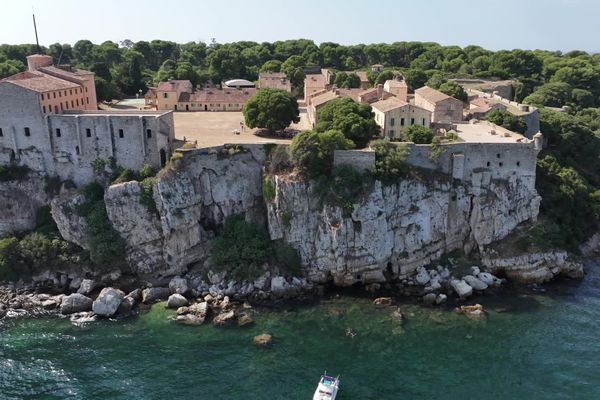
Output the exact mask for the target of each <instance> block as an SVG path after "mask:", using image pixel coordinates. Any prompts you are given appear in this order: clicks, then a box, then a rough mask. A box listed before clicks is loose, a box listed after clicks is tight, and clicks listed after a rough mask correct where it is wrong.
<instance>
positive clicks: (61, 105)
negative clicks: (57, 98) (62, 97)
mask: <svg viewBox="0 0 600 400" xmlns="http://www.w3.org/2000/svg"><path fill="white" fill-rule="evenodd" d="M62 110H63V104H62V103H60V111H62Z"/></svg>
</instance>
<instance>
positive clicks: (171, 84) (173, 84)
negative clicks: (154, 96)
mask: <svg viewBox="0 0 600 400" xmlns="http://www.w3.org/2000/svg"><path fill="white" fill-rule="evenodd" d="M191 87H192V82H190V81H189V80H170V81H167V82H160V83H159V84H158V87H157V88H156V90H157V91H159V92H180V91H183V90H186V89H190V88H191Z"/></svg>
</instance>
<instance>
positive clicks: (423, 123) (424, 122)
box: [423, 118, 425, 126]
mask: <svg viewBox="0 0 600 400" xmlns="http://www.w3.org/2000/svg"><path fill="white" fill-rule="evenodd" d="M423 126H425V118H423Z"/></svg>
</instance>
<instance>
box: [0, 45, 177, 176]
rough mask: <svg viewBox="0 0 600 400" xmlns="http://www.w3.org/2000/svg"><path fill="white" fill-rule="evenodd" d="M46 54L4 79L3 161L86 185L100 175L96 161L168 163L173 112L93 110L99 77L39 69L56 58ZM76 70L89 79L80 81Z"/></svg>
mask: <svg viewBox="0 0 600 400" xmlns="http://www.w3.org/2000/svg"><path fill="white" fill-rule="evenodd" d="M40 57H41V56H37V55H36V56H30V57H28V61H29V63H28V64H29V71H27V72H24V73H20V74H17V75H13V76H11V77H8V78H6V79H3V80H1V81H0V164H2V165H7V164H11V163H14V164H20V165H27V166H28V167H29V168H31V169H32V170H34V171H38V172H43V173H46V174H48V175H51V176H58V177H60V178H61V179H62V180H70V181H73V182H74V183H76V184H83V183H87V182H90V181H91V180H93V178H94V171H93V168H92V165H91V164H92V162H93V161H94V160H96V159H104V160H108V159H110V158H114V160H115V161H116V162H117V164H119V165H122V166H123V167H126V168H130V169H133V170H139V169H141V168H142V167H143V165H144V164H150V165H152V166H154V167H155V168H160V167H161V166H162V165H164V164H165V163H166V161H167V160H168V158H169V157H170V154H171V146H172V142H173V139H174V129H173V116H172V113H170V112H139V111H133V112H119V111H115V112H104V111H97V109H96V110H93V109H92V108H91V106H92V105H96V95H95V89H94V88H92V87H90V86H89V85H90V84H93V82H94V75H93V74H92V73H87V72H82V71H79V70H75V72H73V71H66V73H65V74H63V73H61V72H60V71H55V70H57V69H60V68H57V67H53V66H51V65H45V66H44V67H39V60H44V63H45V64H48V63H49V61H48V59H47V58H40ZM50 61H51V60H50ZM36 68H37V69H36ZM47 71H51V72H52V74H49V73H47ZM61 71H62V70H61ZM71 74H75V75H77V76H84V77H85V78H86V79H81V80H82V82H81V84H80V85H79V86H77V85H78V84H77V83H75V82H74V80H75V78H74V77H73V76H72V75H71ZM78 74H80V75H78ZM60 76H64V77H63V78H61V77H60ZM67 78H68V79H67ZM86 88H87V90H86ZM71 91H72V94H71ZM59 93H60V95H59ZM54 94H56V101H57V102H60V104H62V109H61V107H60V105H58V104H57V103H54V101H55V97H54ZM48 98H50V99H49V100H48ZM88 99H89V104H88ZM78 100H79V101H78ZM67 102H68V104H67ZM78 104H79V105H78Z"/></svg>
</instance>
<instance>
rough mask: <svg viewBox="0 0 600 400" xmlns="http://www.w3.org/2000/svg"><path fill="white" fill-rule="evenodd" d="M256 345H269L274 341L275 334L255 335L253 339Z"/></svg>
mask: <svg viewBox="0 0 600 400" xmlns="http://www.w3.org/2000/svg"><path fill="white" fill-rule="evenodd" d="M252 341H253V342H254V344H255V345H257V346H260V347H267V346H270V345H271V344H272V343H273V336H271V335H269V334H268V333H263V334H261V335H257V336H254V338H253V339H252Z"/></svg>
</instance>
